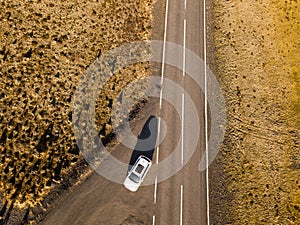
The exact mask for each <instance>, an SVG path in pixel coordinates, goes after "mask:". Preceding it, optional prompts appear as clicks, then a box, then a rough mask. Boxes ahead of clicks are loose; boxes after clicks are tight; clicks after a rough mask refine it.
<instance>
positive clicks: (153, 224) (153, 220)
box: [152, 215, 155, 225]
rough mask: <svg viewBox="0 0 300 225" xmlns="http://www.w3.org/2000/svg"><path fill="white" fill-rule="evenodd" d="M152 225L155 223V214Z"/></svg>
mask: <svg viewBox="0 0 300 225" xmlns="http://www.w3.org/2000/svg"><path fill="white" fill-rule="evenodd" d="M152 225H155V215H153V217H152Z"/></svg>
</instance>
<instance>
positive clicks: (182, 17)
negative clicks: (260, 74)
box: [40, 0, 209, 225]
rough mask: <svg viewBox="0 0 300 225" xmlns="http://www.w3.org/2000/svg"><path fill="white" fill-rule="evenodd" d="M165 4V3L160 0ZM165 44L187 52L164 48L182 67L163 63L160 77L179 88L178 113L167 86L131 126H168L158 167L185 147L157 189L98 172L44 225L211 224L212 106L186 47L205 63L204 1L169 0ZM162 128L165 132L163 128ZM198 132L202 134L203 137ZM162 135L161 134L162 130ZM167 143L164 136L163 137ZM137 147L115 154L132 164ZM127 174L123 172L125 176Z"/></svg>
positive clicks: (61, 202) (58, 204)
mask: <svg viewBox="0 0 300 225" xmlns="http://www.w3.org/2000/svg"><path fill="white" fill-rule="evenodd" d="M158 1H162V0H158ZM165 1H166V2H165V3H166V4H165V6H166V8H165V9H163V10H165V23H164V25H165V26H164V30H165V32H164V35H163V39H164V43H167V42H173V43H176V44H178V45H180V46H183V48H182V51H183V52H182V53H180V54H179V55H178V57H177V56H176V55H174V52H172V51H170V49H168V48H167V47H166V46H167V45H164V46H165V47H164V48H163V49H162V51H163V54H162V58H163V61H164V60H167V59H168V57H176V60H178V61H177V62H176V63H177V64H178V65H182V66H183V70H178V69H176V68H174V67H172V66H170V65H166V64H162V69H161V76H162V81H163V79H164V78H166V79H169V80H172V81H174V82H175V83H177V84H178V85H180V86H181V87H182V88H183V89H184V90H185V91H186V93H183V92H182V91H181V90H177V89H174V90H171V92H173V93H169V94H171V95H173V96H177V97H176V99H175V101H176V102H175V103H176V105H179V106H180V107H179V110H175V109H174V107H173V106H172V104H170V103H169V102H167V101H165V100H163V99H164V96H165V95H166V92H165V90H166V89H165V88H166V87H165V83H163V84H162V86H161V87H162V88H161V94H160V99H151V101H150V102H149V103H148V105H147V106H146V107H145V108H144V109H143V110H142V112H141V113H142V115H139V116H138V119H136V120H135V121H134V122H133V125H132V128H133V131H134V133H135V134H138V133H139V131H140V130H141V129H142V126H143V124H144V122H145V121H146V119H147V118H148V117H149V116H150V115H157V116H159V117H160V118H161V120H160V121H162V120H163V121H164V123H165V124H166V125H167V135H166V137H165V138H164V139H163V140H162V143H161V144H160V145H159V146H158V147H157V148H156V151H155V153H154V156H153V164H159V163H160V162H162V161H163V160H164V159H166V158H168V156H170V154H172V153H173V152H174V149H175V148H176V146H177V145H179V146H180V154H176V156H175V158H174V159H175V160H174V163H173V164H171V165H170V167H169V168H164V170H162V171H159V173H160V174H158V175H157V176H158V178H154V179H153V185H149V186H142V187H140V188H139V190H138V191H137V192H135V193H132V192H130V191H128V190H126V189H125V188H124V187H123V185H122V184H118V183H115V182H113V181H110V180H107V179H105V178H103V177H101V176H100V175H98V174H97V173H96V172H94V173H92V175H90V176H89V177H88V178H87V179H85V180H83V181H82V183H80V184H79V185H77V186H74V187H72V188H71V189H70V190H69V191H68V192H66V193H64V194H63V195H62V196H61V198H60V199H59V200H58V201H57V202H56V203H55V204H54V205H52V207H51V208H50V209H49V210H48V211H47V215H46V217H45V218H44V219H43V221H41V222H40V224H44V225H48V224H49V225H53V224H58V225H70V224H71V225H82V224H84V225H91V224H94V225H120V224H153V225H156V224H160V225H205V224H209V206H208V202H209V201H208V185H207V177H208V174H207V171H204V172H199V170H198V167H199V163H200V159H201V157H203V155H204V152H205V150H206V148H207V135H206V133H207V132H206V130H207V129H206V127H207V113H206V112H207V104H206V101H205V93H204V92H203V91H202V90H201V89H200V88H199V86H198V85H197V84H196V83H195V82H194V81H193V79H191V78H190V77H189V76H188V74H187V73H186V71H187V70H188V69H189V66H191V64H190V63H189V59H188V58H187V57H186V56H187V55H186V51H187V49H190V50H192V51H193V52H194V53H195V54H197V55H198V56H199V57H200V58H202V59H203V60H204V62H205V54H206V53H205V51H206V50H205V26H204V25H205V1H198V0H180V1H178V0H165ZM205 76H206V75H205V68H203V71H202V70H201V71H199V77H198V79H199V80H200V81H201V82H203V83H205V80H206V78H205ZM189 98H191V100H192V102H193V103H194V105H195V108H196V111H197V113H198V116H197V117H198V120H199V123H200V127H199V129H200V130H199V131H200V132H198V130H193V129H192V128H191V127H192V126H191V123H192V122H193V121H191V118H192V116H193V115H192V112H191V109H190V105H189V104H188V99H189ZM159 129H162V126H161V124H160V125H159ZM198 133H199V134H198ZM159 134H162V132H161V130H159ZM195 134H196V135H197V138H198V139H199V141H198V144H197V147H196V149H195V151H194V153H193V155H192V157H191V158H190V159H187V154H186V152H187V151H188V150H189V147H190V145H189V143H191V142H193V141H194V140H193V139H194V138H195ZM158 138H159V139H162V137H161V135H159V136H158ZM131 153H132V149H127V148H126V147H125V146H123V145H122V144H120V145H119V146H117V147H116V148H115V150H114V151H113V152H112V155H113V156H114V157H115V158H116V159H118V160H120V161H122V162H124V163H128V161H129V159H130V156H131ZM182 165H184V167H183V168H182V169H181V170H180V171H179V172H178V173H176V174H175V175H174V176H172V177H170V178H169V179H166V180H163V181H161V182H159V177H160V176H162V177H163V175H164V171H167V170H173V169H175V168H178V166H182ZM125 175H126V171H124V178H125Z"/></svg>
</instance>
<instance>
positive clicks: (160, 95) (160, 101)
mask: <svg viewBox="0 0 300 225" xmlns="http://www.w3.org/2000/svg"><path fill="white" fill-rule="evenodd" d="M161 82H162V81H161ZM160 88H161V89H160V93H159V109H161V105H162V86H161V87H160Z"/></svg>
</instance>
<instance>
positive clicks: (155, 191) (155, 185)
mask: <svg viewBox="0 0 300 225" xmlns="http://www.w3.org/2000/svg"><path fill="white" fill-rule="evenodd" d="M156 195H157V176H156V177H155V181H154V204H156Z"/></svg>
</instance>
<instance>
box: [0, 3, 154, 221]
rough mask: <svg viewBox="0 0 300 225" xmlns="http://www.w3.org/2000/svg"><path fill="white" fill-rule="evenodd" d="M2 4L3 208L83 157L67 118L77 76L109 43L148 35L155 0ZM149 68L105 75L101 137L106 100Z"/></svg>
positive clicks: (24, 202)
mask: <svg viewBox="0 0 300 225" xmlns="http://www.w3.org/2000/svg"><path fill="white" fill-rule="evenodd" d="M0 5H1V10H0V21H1V23H0V154H1V163H0V171H1V173H0V190H1V200H2V202H3V204H4V203H5V205H4V208H3V209H7V208H9V207H10V206H11V207H13V206H14V208H20V207H21V208H28V207H33V206H35V205H37V204H39V203H40V202H41V200H42V199H43V197H44V196H45V195H46V194H47V193H49V191H50V190H51V189H52V188H53V187H54V186H55V185H56V184H59V183H60V182H61V177H62V176H63V175H64V174H68V171H69V170H70V168H72V166H73V165H75V164H76V163H77V162H78V161H80V158H81V156H80V154H79V150H78V148H77V146H76V144H75V140H74V135H73V131H72V124H71V121H72V106H73V95H74V92H75V90H76V87H77V84H78V82H79V79H80V77H81V76H82V75H83V73H84V72H85V70H86V69H87V68H88V66H89V65H90V64H92V63H93V62H94V61H95V60H96V59H97V57H99V56H101V55H102V54H104V53H105V52H107V51H108V50H110V49H112V48H114V47H117V46H119V45H122V44H123V43H127V42H132V41H138V40H146V39H148V38H149V36H150V34H151V26H152V15H151V9H152V5H153V1H152V0H145V1H144V0H142V1H134V0H113V1H111V0H109V1H107V0H105V1H104V0H103V1H102V0H101V1H98V0H97V1H96V0H95V1H57V2H55V1H50V0H46V1H38V0H34V1H23V0H20V1H1V2H0ZM147 71H148V65H147V63H144V64H142V63H139V64H136V65H134V66H132V67H130V68H124V69H123V70H121V71H119V72H118V73H116V74H115V76H114V77H113V78H112V79H111V80H110V82H109V83H107V86H106V87H105V88H104V90H106V91H103V92H102V93H101V95H100V96H99V98H98V103H99V104H97V107H96V115H97V126H98V129H99V133H100V134H101V137H105V136H107V135H109V133H110V132H111V127H110V123H111V121H110V118H109V113H110V108H111V101H112V100H113V99H114V98H115V96H116V94H117V93H118V92H119V90H120V89H121V88H122V87H123V86H125V85H126V84H127V83H128V82H131V81H132V80H134V79H135V78H136V77H143V76H146V75H147V73H148V72H147ZM112 86H113V87H114V88H112ZM4 214H5V210H4V211H3V212H1V215H0V216H1V217H4V216H5V215H4ZM2 222H3V221H2Z"/></svg>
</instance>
